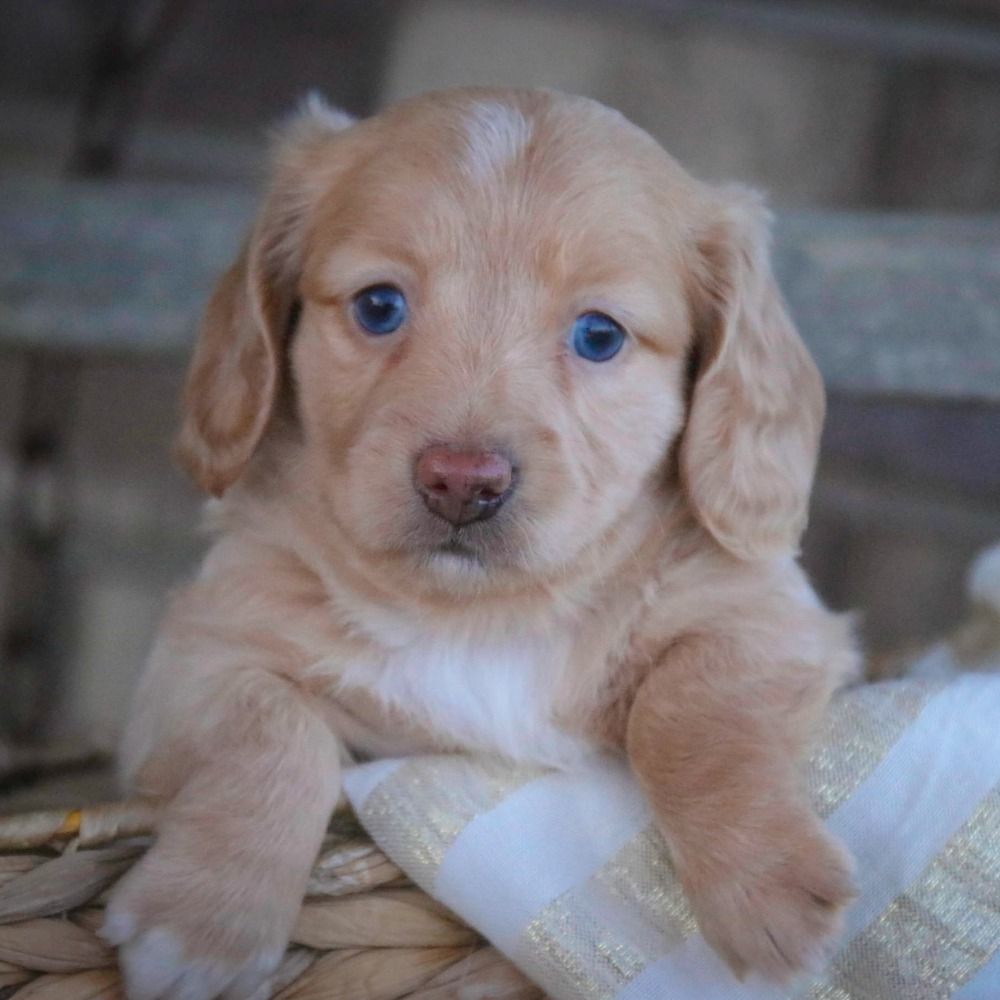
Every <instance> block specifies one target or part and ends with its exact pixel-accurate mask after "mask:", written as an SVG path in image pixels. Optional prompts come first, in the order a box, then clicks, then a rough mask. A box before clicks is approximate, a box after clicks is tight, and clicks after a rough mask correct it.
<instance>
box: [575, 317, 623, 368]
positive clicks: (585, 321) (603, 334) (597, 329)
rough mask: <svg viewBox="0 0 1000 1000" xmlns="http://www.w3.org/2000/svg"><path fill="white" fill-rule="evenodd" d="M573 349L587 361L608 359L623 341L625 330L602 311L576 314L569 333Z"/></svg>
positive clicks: (617, 350) (615, 352)
mask: <svg viewBox="0 0 1000 1000" xmlns="http://www.w3.org/2000/svg"><path fill="white" fill-rule="evenodd" d="M571 340H572V343H573V350H574V351H576V353H577V354H579V355H580V357H581V358H586V359H587V361H610V360H611V359H612V358H613V357H614V356H615V355H616V354H617V353H618V352H619V351H620V350H621V349H622V344H624V343H625V331H624V330H623V329H622V328H621V327H620V326H619V325H618V324H617V323H616V322H615V321H614V320H613V319H612V318H611V317H610V316H605V315H604V313H599V312H586V313H584V314H583V315H582V316H577V318H576V322H575V323H574V324H573V332H572V334H571Z"/></svg>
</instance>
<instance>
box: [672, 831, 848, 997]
mask: <svg viewBox="0 0 1000 1000" xmlns="http://www.w3.org/2000/svg"><path fill="white" fill-rule="evenodd" d="M803 827H805V829H803ZM796 828H798V829H797V832H796ZM855 895H856V892H855V889H854V885H853V880H852V865H851V862H850V859H849V857H848V855H847V853H846V852H845V851H844V850H843V849H842V848H841V847H840V846H839V845H838V844H837V843H836V842H835V841H834V840H832V839H831V838H830V837H829V835H827V834H826V833H825V831H823V829H822V828H821V827H820V825H819V824H818V823H817V822H816V821H815V820H812V817H810V818H809V821H808V822H799V823H794V824H792V828H791V829H789V830H786V831H785V832H784V834H783V835H782V834H779V835H777V836H775V837H774V838H773V839H769V841H768V842H764V841H762V842H761V843H759V844H757V845H756V850H754V851H748V852H747V853H746V854H745V855H744V863H743V864H742V865H740V866H738V867H736V866H734V867H731V868H728V869H727V874H726V875H725V876H724V877H719V878H713V879H712V880H711V882H710V883H709V884H702V885H701V886H699V887H697V888H692V890H691V896H692V904H693V908H694V911H695V915H696V916H697V918H698V924H699V926H700V928H701V932H702V934H703V936H704V937H705V939H706V940H707V941H708V943H709V944H710V945H712V947H713V948H715V950H716V951H717V952H718V953H719V954H720V955H721V956H722V958H723V959H725V961H726V962H727V964H728V965H729V966H730V968H731V969H732V970H733V972H734V973H735V974H736V975H737V976H738V977H739V978H740V979H742V978H743V977H744V976H745V975H746V974H747V973H748V972H756V973H759V974H760V975H762V976H764V977H765V978H767V979H771V980H774V981H776V982H780V983H787V982H789V981H791V980H792V979H794V978H795V977H797V976H799V975H801V974H802V973H807V972H811V973H817V972H819V971H820V970H821V969H822V968H823V966H824V965H825V964H826V963H827V962H828V961H829V959H830V958H831V957H832V953H833V951H834V948H835V947H836V944H837V938H838V936H839V933H840V930H841V923H842V917H843V911H844V908H845V907H846V906H847V904H848V903H850V901H851V900H852V899H853V898H854V896H855Z"/></svg>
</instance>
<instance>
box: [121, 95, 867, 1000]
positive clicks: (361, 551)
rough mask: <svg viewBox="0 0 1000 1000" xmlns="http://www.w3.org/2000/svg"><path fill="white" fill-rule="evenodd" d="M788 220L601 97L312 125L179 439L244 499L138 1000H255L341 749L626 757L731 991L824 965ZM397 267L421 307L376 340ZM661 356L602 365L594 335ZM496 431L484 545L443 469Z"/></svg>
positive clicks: (152, 732)
mask: <svg viewBox="0 0 1000 1000" xmlns="http://www.w3.org/2000/svg"><path fill="white" fill-rule="evenodd" d="M768 240H769V237H768V217H767V214H766V212H765V211H764V209H763V208H762V206H761V203H760V201H759V199H758V198H757V197H756V196H755V195H753V194H752V193H750V192H747V191H745V190H743V189H740V188H722V189H719V188H713V187H709V186H707V185H705V184H702V183H700V182H698V181H696V180H694V179H693V178H691V177H690V176H688V175H687V174H686V173H685V172H684V171H683V170H682V169H681V168H680V167H679V166H678V164H677V163H676V162H675V161H674V160H672V159H671V158H670V157H669V156H668V155H667V154H666V153H664V152H663V150H662V149H661V148H660V147H659V146H658V145H657V144H656V143H655V142H654V141H653V140H652V139H651V138H650V137H649V136H648V135H646V134H645V133H644V132H642V131H641V130H640V129H638V128H636V127H635V126H633V125H631V124H630V123H629V122H627V121H626V120H625V119H624V118H622V117H621V116H620V115H619V114H617V113H615V112H613V111H610V110H608V109H607V108H604V107H601V106H600V105H598V104H595V103H594V102H592V101H588V100H584V99H581V98H572V97H565V96H561V95H557V94H552V93H543V92H532V91H500V90H460V91H453V92H447V93H440V94H433V95H429V96H425V97H421V98H419V99H416V100H414V101H410V102H407V103H405V104H401V105H399V106H397V107H395V108H393V109H391V110H389V111H387V112H386V113H384V114H382V115H379V116H378V117H376V118H372V119H369V120H366V121H363V122H360V123H357V124H348V123H347V122H346V121H345V120H344V118H343V117H342V116H340V115H338V114H336V113H333V112H331V111H329V110H328V109H325V108H324V107H323V106H322V105H321V104H320V103H318V102H316V101H313V102H311V103H310V104H309V105H308V107H307V109H306V110H305V111H304V113H303V114H302V115H301V116H300V117H299V118H298V119H297V120H296V121H295V122H294V123H293V124H292V125H291V126H290V127H289V128H288V129H287V130H286V132H285V133H284V136H283V138H282V139H281V141H280V143H279V145H278V149H277V156H276V162H275V166H274V177H273V181H272V184H271V187H270V190H269V191H268V193H267V195H266V197H265V198H264V202H263V206H262V208H261V211H260V214H259V217H258V219H257V222H256V224H255V226H254V227H253V230H252V232H251V234H250V236H249V238H248V240H247V242H246V244H245V246H244V248H243V251H242V252H241V254H240V256H239V258H238V259H237V261H236V262H235V263H234V264H233V266H232V268H231V269H230V270H229V271H228V272H227V273H226V274H225V275H224V276H223V277H222V279H221V281H220V282H219V285H218V287H217V289H216V291H215V294H214V296H213V298H212V300H211V302H210V303H209V306H208V309H207V313H206V317H205V321H204V324H203V326H202V330H201V334H200V338H199V342H198V346H197V348H196V351H195V354H194V359H193V362H192V366H191V370H190V374H189V378H188V383H187V388H186V392H185V397H184V423H183V429H182V431H181V435H180V441H179V454H180V458H181V460H182V461H183V463H184V464H185V466H186V467H187V468H188V469H189V470H190V472H191V474H192V475H193V476H194V478H195V479H196V480H197V481H198V482H199V483H200V484H201V485H202V486H203V487H204V488H205V489H206V490H208V491H210V492H211V493H213V494H215V495H216V496H217V497H221V500H218V501H215V502H214V506H213V510H212V514H211V517H212V522H213V524H214V526H215V529H216V531H217V533H218V538H217V541H216V542H215V545H214V547H213V549H212V551H211V552H210V554H209V555H208V557H207V559H206V561H205V564H204V567H203V569H202V570H201V573H200V575H199V576H198V578H197V579H196V580H195V581H194V582H193V583H191V584H190V585H188V586H187V587H186V588H185V589H184V590H182V591H181V592H180V594H179V595H178V596H177V597H176V599H175V600H174V602H173V604H172V607H171V609H170V610H169V612H168V614H167V617H166V621H165V623H164V626H163V629H162V633H161V635H160V637H159V640H158V642H157V644H156V647H155V649H154V651H153V654H152V658H151V662H150V665H149V668H148V670H147V672H146V675H145V677H144V679H143V682H142V684H141V687H140V690H139V693H138V697H137V702H136V706H135V711H134V715H133V718H132V723H131V726H130V728H129V731H128V734H127V738H126V741H125V751H124V760H125V767H126V771H127V774H128V775H129V777H130V779H131V781H132V782H133V783H134V785H135V787H136V788H137V789H138V790H139V791H140V792H142V793H145V794H148V795H154V796H159V797H161V798H162V799H163V800H164V802H165V803H166V804H165V807H164V813H163V821H162V824H161V828H160V833H159V838H158V841H157V843H156V845H155V846H154V847H153V848H152V850H151V851H150V852H149V853H148V855H147V856H146V857H145V859H144V860H143V861H142V862H141V863H140V864H139V865H138V866H137V867H136V868H135V869H134V870H133V871H132V872H131V873H130V874H129V875H128V876H127V877H126V878H125V880H124V881H123V883H122V884H121V885H120V886H119V887H118V889H117V890H116V892H115V895H114V898H113V900H112V902H111V905H110V911H109V912H110V915H109V918H108V922H107V925H106V930H105V933H106V935H107V936H108V937H109V938H110V939H111V940H112V941H113V942H115V943H116V944H119V945H121V958H122V964H123V968H124V971H125V975H126V982H127V986H128V991H129V995H130V996H131V997H132V998H133V1000H152V998H158V997H183V998H186V1000H200V998H208V997H211V996H215V995H217V994H220V993H221V994H223V995H225V996H226V997H246V996H250V995H251V994H252V993H253V991H254V990H256V989H258V988H259V987H260V984H261V982H262V981H264V980H266V978H267V976H268V975H269V973H270V972H271V970H272V969H273V968H274V966H275V964H276V962H277V961H278V958H279V956H280V954H281V951H282V949H283V947H284V945H285V943H286V940H287V937H288V934H289V931H290V928H291V925H292V922H293V920H294V918H295V915H296V912H297V909H298V907H299V904H300V901H301V897H302V894H303V891H304V887H305V880H306V874H307V871H308V869H309V866H310V863H311V861H312V859H313V857H314V854H315V851H316V849H317V846H318V844H319V841H320V838H321V836H322V832H323V829H324V826H325V823H326V820H327V817H328V814H329V812H330V809H331V807H332V806H333V804H334V802H335V800H336V798H337V795H338V775H339V767H340V762H341V760H342V759H343V756H344V754H345V749H346V750H349V751H350V752H352V753H353V754H356V755H357V754H360V755H376V756H377V755H386V754H403V753H416V752H421V751H434V750H438V751H440V750H463V749H472V750H482V751H495V752H499V753H501V754H504V755H506V756H508V757H510V758H515V759H525V760H533V761H542V762H544V763H548V764H555V765H559V766H572V764H573V762H574V761H575V760H578V759H579V758H580V756H581V755H582V754H584V753H587V752H590V751H591V750H593V749H594V748H595V747H610V748H614V749H618V750H622V751H624V752H626V753H627V754H628V756H629V759H630V761H631V763H632V766H633V768H634V771H635V774H636V776H637V778H638V780H639V782H640V783H641V784H642V786H643V788H644V789H645V791H646V793H647V795H648V797H649V801H650V804H651V806H652V808H653V811H654V814H655V816H656V818H657V820H658V822H659V825H660V827H661V829H662V831H663V833H664V835H665V837H666V839H667V841H668V843H669V845H670V847H671V850H672V853H673V857H674V860H675V863H676V866H677V870H678V873H679V875H680V878H681V879H682V880H683V882H684V885H685V886H686V888H687V890H688V892H689V894H690V898H691V902H692V905H693V907H694V910H695V912H696V914H697V916H698V919H699V921H700V924H701V928H702V930H703V932H704V934H705V935H706V937H707V938H708V940H709V941H710V942H711V943H712V944H713V945H714V946H715V947H716V948H717V949H718V950H719V951H720V953H721V954H722V955H723V956H725V958H726V959H727V960H728V961H729V963H730V964H731V966H732V967H733V969H734V970H735V971H736V972H738V973H741V974H742V973H743V972H744V971H747V970H754V971H757V972H760V973H763V974H765V975H767V976H770V977H774V978H778V979H785V978H788V977H790V976H793V975H795V974H796V973H798V972H799V971H800V970H802V969H803V968H805V967H808V966H810V965H811V964H814V963H816V962H817V961H819V960H821V958H822V956H823V954H824V949H825V948H826V947H827V946H828V945H829V943H830V941H831V939H832V937H833V935H835V933H836V929H837V924H838V915H839V912H840V910H841V908H842V907H843V906H844V905H845V903H846V902H847V901H848V900H849V898H850V896H851V881H850V875H849V864H848V861H847V859H846V858H845V857H844V854H843V852H842V851H841V850H840V848H839V847H838V846H837V845H836V844H835V843H833V842H832V841H831V840H830V838H829V837H828V836H827V834H826V833H825V832H824V831H823V829H822V827H821V825H820V824H819V823H818V821H817V820H816V819H815V817H814V816H813V815H812V814H811V813H810V811H809V809H808V808H807V806H806V804H805V802H804V801H803V798H802V796H801V794H800V791H799V788H798V784H797V777H796V760H797V759H798V758H799V756H800V755H801V752H802V749H803V747H804V745H805V744H806V743H807V741H808V739H809V736H810V732H811V731H812V729H813V728H814V725H815V721H816V719H817V717H818V716H819V714H820V713H821V712H822V710H823V707H824V705H825V703H826V701H827V698H828V696H829V695H830V692H831V690H832V689H833V688H834V687H835V686H836V685H838V684H840V683H841V682H842V681H843V680H844V679H845V678H846V677H848V676H849V675H850V674H851V672H852V671H853V669H854V665H855V656H854V653H853V650H852V645H851V640H850V637H849V635H848V629H847V627H846V625H845V624H844V622H843V621H842V620H841V619H839V618H837V617H835V616H833V615H831V614H829V613H828V612H827V611H825V610H824V609H823V608H822V607H821V606H820V604H819V603H818V601H817V600H816V598H815V596H814V595H813V592H812V590H811V588H810V587H809V585H808V583H807V581H806V580H805V578H804V577H803V574H802V573H801V571H800V570H799V568H798V566H797V565H796V563H795V561H794V556H795V553H796V550H797V545H798V540H799V536H800V534H801V531H802V529H803V526H804V524H805V517H806V508H807V504H808V496H809V490H810V485H811V480H812V475H813V467H814V463H815V458H816V449H817V442H818V438H819V433H820V427H821V423H822V416H823V392H822V386H821V382H820V379H819V376H818V374H817V372H816V369H815V367H814V365H813V363H812V361H811V360H810V358H809V356H808V353H807V352H806V350H805V348H804V347H803V344H802V342H801V341H800V339H799V337H798V335H797V333H796V331H795V329H794V327H793V325H792V323H791V322H790V320H789V318H788V316H787V314H786V312H785V309H784V306H783V304H782V301H781V296H780V294H779V292H778V290H777V288H776V286H775V283H774V279H773V278H772V275H771V270H770V265H769V260H768ZM378 282H392V283H394V284H396V285H398V286H399V287H400V288H401V289H403V291H404V292H405V293H406V295H407V298H408V301H409V304H410V317H409V319H408V321H407V323H406V324H405V325H404V327H403V328H402V329H401V330H400V331H399V332H398V333H395V334H392V335H390V336H385V337H379V338H375V337H371V336H368V335H366V334H364V333H363V332H362V331H361V330H360V329H359V328H358V327H357V325H356V323H355V322H354V320H353V318H352V313H351V309H350V304H351V299H352V296H353V295H354V294H355V293H356V292H357V291H359V290H360V289H362V288H364V287H366V286H368V285H371V284H374V283H378ZM587 310H600V311H603V312H606V313H609V314H610V315H612V316H614V317H615V318H616V319H618V320H619V322H621V323H622V324H623V325H624V326H625V327H626V328H627V330H628V331H629V340H628V343H627V344H626V346H625V347H624V348H623V349H622V351H621V353H620V354H619V355H618V356H616V357H615V358H614V359H613V360H611V361H609V362H606V363H601V364H595V363H592V362H589V361H585V360H583V359H581V358H579V357H578V356H576V355H575V354H574V353H573V352H572V351H571V350H570V349H569V347H568V332H569V330H570V328H571V326H572V324H573V321H574V318H575V317H576V316H578V315H579V314H580V313H582V312H585V311H587ZM440 443H447V444H454V445H459V446H463V447H466V448H468V447H474V448H492V449H495V450H498V451H501V452H503V453H504V454H505V455H507V456H509V457H510V458H511V460H512V461H513V462H514V464H515V465H516V467H517V470H518V487H517V490H516V492H515V493H514V495H513V496H512V498H511V499H510V500H509V501H508V502H507V503H506V504H505V505H504V506H503V507H502V509H501V510H500V511H499V513H498V514H497V515H496V516H495V517H494V518H492V519H491V520H489V521H484V522H478V523H474V524H471V525H468V526H467V527H465V528H463V529H462V531H461V533H460V535H459V536H458V538H457V541H459V542H460V543H461V545H460V547H456V546H455V545H454V542H455V541H456V537H455V536H454V535H453V533H452V530H451V528H450V526H449V525H448V524H446V523H445V522H444V521H443V520H441V519H440V518H436V517H434V516H433V515H432V514H430V513H429V512H428V511H427V510H426V509H425V507H424V505H423V504H422V503H421V501H420V498H419V497H418V495H417V492H416V490H415V489H414V486H413V468H414V463H415V460H416V458H417V456H418V455H419V454H420V452H421V451H422V449H424V448H425V447H427V446H428V445H432V444H440Z"/></svg>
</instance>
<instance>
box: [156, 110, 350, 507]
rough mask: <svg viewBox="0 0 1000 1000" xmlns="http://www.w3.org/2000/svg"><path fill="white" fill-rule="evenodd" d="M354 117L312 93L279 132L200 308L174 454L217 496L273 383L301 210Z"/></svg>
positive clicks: (240, 465) (270, 400) (254, 431)
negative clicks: (251, 212) (254, 196)
mask: <svg viewBox="0 0 1000 1000" xmlns="http://www.w3.org/2000/svg"><path fill="white" fill-rule="evenodd" d="M351 122H352V119H350V118H349V117H348V116H347V115H344V114H343V113H341V112H337V111H334V110H333V109H330V108H328V107H327V106H326V105H325V104H323V102H322V101H321V100H320V99H319V98H318V97H315V96H313V97H310V98H309V99H308V100H307V102H306V103H305V105H304V107H303V109H302V111H301V112H300V113H299V114H298V115H297V116H296V117H295V118H294V119H293V120H292V121H291V122H290V123H289V125H288V126H287V127H286V128H285V129H284V130H283V131H282V132H281V133H280V134H279V136H278V146H277V155H276V158H275V160H276V162H275V169H274V179H273V182H272V184H271V187H270V190H269V191H268V193H267V195H266V196H265V199H264V203H263V205H262V207H261V210H260V213H259V215H258V217H257V221H256V223H255V225H254V227H253V229H252V231H251V233H250V236H249V238H248V240H247V241H246V243H245V244H244V246H243V249H242V251H241V253H240V255H239V257H238V258H237V259H236V261H235V263H234V264H232V266H231V267H230V268H229V269H228V270H227V271H226V272H225V273H224V274H223V275H222V277H221V278H220V279H219V281H218V283H217V284H216V286H215V290H214V291H213V293H212V296H211V298H210V299H209V302H208V306H207V308H206V310H205V314H204V317H203V319H202V322H201V327H200V329H199V332H198V339H197V343H196V346H195V350H194V355H193V357H192V359H191V364H190V367H189V368H188V373H187V380H186V382H185V386H184V392H183V396H182V400H181V411H182V421H181V430H180V434H179V435H178V438H177V443H176V446H175V454H176V457H177V460H178V461H179V462H180V464H181V465H182V466H183V467H184V468H185V470H186V471H187V472H188V474H189V475H190V476H191V478H192V479H194V481H195V482H196V483H197V484H198V485H199V486H201V488H202V489H204V490H206V491H207V492H209V493H212V494H214V495H215V496H221V495H222V494H223V493H224V492H225V491H226V489H228V488H229V487H230V486H231V485H232V484H233V483H234V482H235V481H236V480H237V479H238V478H239V476H240V474H241V473H242V471H243V469H244V468H245V466H246V464H247V462H248V461H249V460H250V457H251V455H253V453H254V450H255V449H256V447H257V445H258V443H259V442H260V439H261V437H262V436H263V434H264V430H265V429H266V427H267V425H268V421H269V420H270V417H271V413H272V411H273V409H274V405H275V401H276V400H277V397H278V393H279V390H280V383H281V378H282V368H283V361H284V348H285V339H286V334H287V332H288V327H289V324H290V319H291V315H292V310H293V306H294V303H295V298H296V291H297V284H298V277H299V270H300V267H301V260H300V256H301V239H302V229H303V223H304V221H305V218H306V216H307V214H308V212H309V210H310V209H311V208H312V206H313V204H315V202H316V201H317V200H318V198H319V197H320V195H321V194H322V193H323V191H324V190H325V189H326V187H327V186H328V184H329V182H330V176H331V175H330V170H331V164H330V163H329V162H328V158H327V159H326V160H325V159H324V152H325V147H326V146H327V144H328V142H329V140H330V139H331V138H332V136H333V135H334V134H335V133H337V132H339V131H341V130H342V129H343V128H345V127H347V126H348V125H350V124H351Z"/></svg>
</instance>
